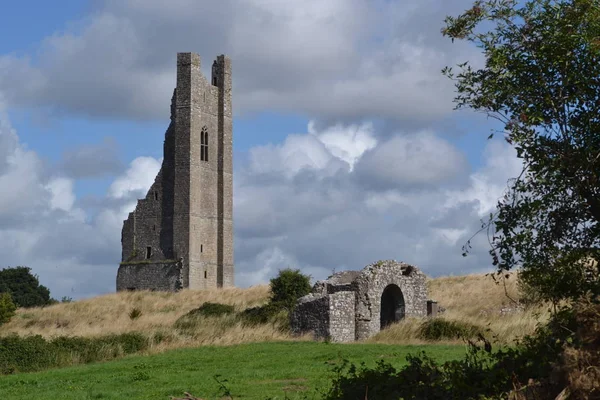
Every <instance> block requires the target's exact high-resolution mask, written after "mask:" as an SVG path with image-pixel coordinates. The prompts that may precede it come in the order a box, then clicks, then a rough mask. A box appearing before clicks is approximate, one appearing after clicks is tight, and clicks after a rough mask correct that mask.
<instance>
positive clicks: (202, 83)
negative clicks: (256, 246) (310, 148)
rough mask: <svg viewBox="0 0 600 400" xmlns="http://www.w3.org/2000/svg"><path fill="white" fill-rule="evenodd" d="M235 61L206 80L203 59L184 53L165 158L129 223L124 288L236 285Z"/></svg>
mask: <svg viewBox="0 0 600 400" xmlns="http://www.w3.org/2000/svg"><path fill="white" fill-rule="evenodd" d="M232 140H233V124H232V110H231V60H230V59H229V58H228V57H226V56H224V55H221V56H218V57H217V59H216V60H215V61H214V62H213V64H212V74H211V78H210V80H207V79H206V78H205V77H204V76H203V75H202V73H201V71H200V56H199V55H198V54H195V53H178V54H177V86H176V88H175V91H174V93H173V97H172V100H171V123H170V124H169V127H168V129H167V132H166V134H165V141H164V147H163V149H164V159H163V163H162V166H161V169H160V171H159V173H158V175H157V176H156V179H155V181H154V184H153V185H152V186H151V187H150V190H148V193H147V194H146V197H145V198H143V199H140V200H138V202H137V205H136V207H135V210H134V211H133V212H131V213H129V217H128V218H127V220H125V221H124V222H123V230H122V233H121V244H122V262H121V264H120V266H119V271H118V273H117V291H119V290H144V289H149V290H167V291H176V290H179V289H182V288H190V289H208V288H219V287H227V286H233V284H234V268H233V160H232V158H233V151H232Z"/></svg>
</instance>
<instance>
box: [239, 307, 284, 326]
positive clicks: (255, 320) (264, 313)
mask: <svg viewBox="0 0 600 400" xmlns="http://www.w3.org/2000/svg"><path fill="white" fill-rule="evenodd" d="M280 311H281V308H280V307H278V306H277V305H275V304H271V303H268V304H265V305H263V306H258V307H252V308H247V309H245V310H244V311H242V312H241V313H239V314H238V316H239V318H240V319H241V320H242V322H243V323H244V324H246V325H249V326H255V325H261V324H266V323H268V322H270V321H271V320H272V319H273V317H275V315H277V314H278V313H279V312H280Z"/></svg>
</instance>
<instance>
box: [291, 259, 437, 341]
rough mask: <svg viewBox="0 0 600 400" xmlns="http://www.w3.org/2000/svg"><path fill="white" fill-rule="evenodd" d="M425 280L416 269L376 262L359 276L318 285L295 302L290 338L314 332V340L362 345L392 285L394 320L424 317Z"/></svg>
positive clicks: (372, 330) (334, 277) (375, 325)
mask: <svg viewBox="0 0 600 400" xmlns="http://www.w3.org/2000/svg"><path fill="white" fill-rule="evenodd" d="M425 279H426V277H425V274H423V273H422V272H421V271H420V270H419V269H418V268H416V267H414V266H412V265H409V264H405V263H400V262H396V261H393V260H388V261H378V262H376V263H373V264H370V265H367V266H366V267H365V268H364V269H363V270H362V271H343V272H339V273H336V274H334V275H332V276H330V277H329V278H328V279H326V280H324V281H319V282H317V283H316V284H315V285H314V287H313V293H311V294H309V295H307V296H304V297H302V298H301V299H299V300H298V303H297V306H296V308H295V310H294V311H293V312H292V314H291V327H292V332H294V333H298V334H299V333H306V332H313V334H314V336H315V337H316V338H329V339H330V340H332V341H335V342H348V341H353V340H362V339H366V338H368V337H370V336H372V335H374V334H375V333H377V332H379V331H380V328H381V324H382V318H381V309H382V304H381V301H382V296H383V294H384V291H385V290H386V288H389V287H393V285H395V286H397V288H394V289H395V291H396V292H398V291H399V292H401V294H400V295H399V298H397V299H396V298H394V300H395V301H396V303H397V304H396V303H394V304H393V305H392V306H393V307H396V308H395V309H394V310H393V312H395V314H394V315H395V316H398V315H399V316H400V318H404V317H425V316H427V286H426V283H425ZM398 288H399V290H398ZM388 306H389V305H388Z"/></svg>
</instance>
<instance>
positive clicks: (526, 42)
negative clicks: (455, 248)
mask: <svg viewBox="0 0 600 400" xmlns="http://www.w3.org/2000/svg"><path fill="white" fill-rule="evenodd" d="M443 34H444V35H446V36H448V37H450V38H452V40H453V41H454V40H455V39H459V40H466V41H469V42H473V43H474V44H476V45H477V46H478V47H479V48H481V49H482V51H483V54H484V56H485V59H486V61H485V63H482V64H481V65H483V67H482V68H475V67H473V66H471V65H470V64H469V63H468V62H466V63H464V64H461V65H459V66H458V68H459V71H456V72H455V71H454V70H453V69H452V68H448V67H446V68H445V69H444V70H443V73H444V74H445V75H447V76H448V77H449V78H451V79H453V80H454V81H455V85H456V89H457V96H456V98H455V103H456V108H470V109H473V110H476V111H479V112H482V113H485V114H487V115H488V116H489V117H492V118H493V119H495V120H497V121H499V122H500V124H501V128H502V129H501V130H500V131H496V132H498V133H500V134H502V135H504V138H505V140H506V141H507V142H508V143H509V144H511V145H512V146H513V147H514V148H515V149H516V151H517V155H518V157H519V158H521V159H522V161H523V165H524V169H523V172H522V173H521V174H520V175H519V176H518V177H515V179H514V180H512V181H510V182H509V188H508V189H509V190H508V191H507V193H506V195H505V196H504V197H503V198H502V199H501V200H500V201H499V204H498V211H497V213H496V214H495V215H493V214H492V215H490V219H489V221H488V222H487V223H484V225H483V230H487V233H488V235H489V238H490V242H491V244H492V248H491V250H490V254H491V255H492V259H493V263H494V265H495V266H496V267H497V268H498V271H499V272H502V271H507V270H510V269H511V268H514V267H516V266H522V279H523V280H524V281H526V282H527V283H528V284H529V285H530V286H531V287H532V288H537V290H538V292H539V294H540V295H541V296H542V298H543V299H544V300H549V301H553V302H554V303H557V302H558V301H559V300H561V299H574V298H578V297H580V296H582V295H583V294H585V293H587V292H591V293H598V292H600V280H598V279H588V275H587V272H588V271H587V268H588V267H587V266H586V265H585V264H586V263H585V262H583V261H582V259H586V258H587V257H592V258H595V259H596V260H598V259H600V192H599V188H600V157H598V155H599V154H600V135H599V132H600V100H599V93H600V79H599V78H600V5H599V4H598V2H597V1H596V0H564V1H557V0H529V1H526V2H524V3H523V2H519V1H517V0H485V1H483V0H482V1H476V2H475V4H474V6H473V7H472V8H471V9H469V10H467V11H466V12H464V13H463V14H462V15H460V16H458V17H448V18H447V19H446V27H445V28H444V30H443ZM478 64H479V62H478ZM493 134H494V132H492V135H490V137H491V136H493ZM469 248H470V243H469V242H467V244H466V247H465V249H466V252H468V250H469ZM595 269H596V273H597V272H598V270H597V269H598V268H597V267H595ZM596 276H597V275H596Z"/></svg>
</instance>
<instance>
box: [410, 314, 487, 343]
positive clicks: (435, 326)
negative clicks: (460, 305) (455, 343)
mask: <svg viewBox="0 0 600 400" xmlns="http://www.w3.org/2000/svg"><path fill="white" fill-rule="evenodd" d="M481 334H483V330H482V329H481V328H480V327H479V326H477V325H473V324H469V323H467V322H458V321H448V320H445V319H443V318H432V319H428V320H427V321H425V322H423V323H422V324H421V326H420V327H419V333H418V335H419V337H420V338H421V339H424V340H442V339H470V338H474V337H477V336H479V335H481Z"/></svg>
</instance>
